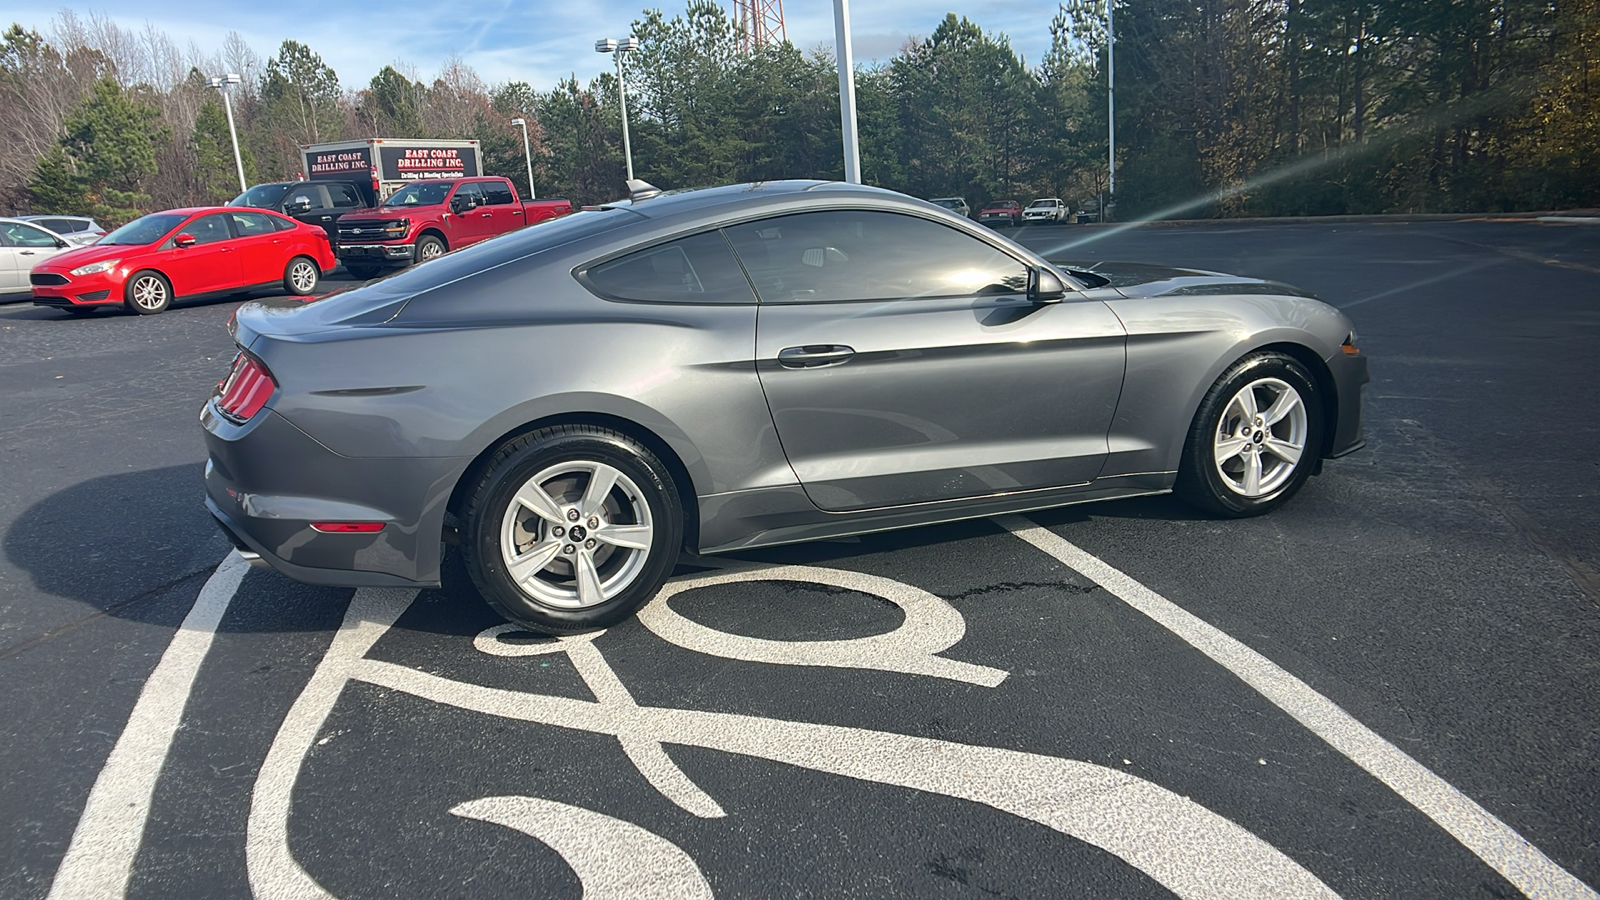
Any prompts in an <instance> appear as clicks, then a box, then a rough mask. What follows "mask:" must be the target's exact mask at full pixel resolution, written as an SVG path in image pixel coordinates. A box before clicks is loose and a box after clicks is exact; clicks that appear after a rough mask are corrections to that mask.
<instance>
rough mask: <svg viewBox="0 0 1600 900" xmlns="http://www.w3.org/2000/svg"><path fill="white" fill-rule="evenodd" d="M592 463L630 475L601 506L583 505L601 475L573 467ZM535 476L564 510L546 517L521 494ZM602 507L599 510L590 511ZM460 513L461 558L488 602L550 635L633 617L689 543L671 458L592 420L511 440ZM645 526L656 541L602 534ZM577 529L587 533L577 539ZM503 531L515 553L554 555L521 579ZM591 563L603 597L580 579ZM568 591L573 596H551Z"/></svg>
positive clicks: (513, 619) (514, 619)
mask: <svg viewBox="0 0 1600 900" xmlns="http://www.w3.org/2000/svg"><path fill="white" fill-rule="evenodd" d="M586 466H593V467H597V468H596V469H595V471H605V469H603V468H598V467H609V470H611V471H614V472H616V473H619V474H620V475H621V476H623V477H622V478H619V479H618V480H617V482H616V486H615V487H613V488H612V489H611V491H609V492H607V493H606V494H605V498H604V503H603V504H601V505H600V506H598V507H594V506H591V508H590V509H588V510H582V509H580V508H581V507H583V506H585V505H587V504H586V500H585V498H584V494H585V493H586V491H587V489H588V485H589V484H590V483H592V481H593V477H592V475H591V476H590V477H589V478H588V480H587V481H586V480H585V479H584V476H583V475H582V474H580V473H578V472H576V471H574V470H581V469H583V467H586ZM551 473H554V474H553V475H552V474H551ZM547 476H549V477H547ZM533 483H538V484H539V485H540V486H541V488H540V489H541V491H543V492H544V494H545V496H547V497H549V498H550V499H551V500H553V501H555V503H556V512H558V513H559V514H560V515H559V516H557V517H555V518H544V517H540V516H538V515H535V514H534V513H533V512H532V509H531V507H528V506H526V505H525V504H522V503H517V502H516V501H515V498H516V497H517V496H518V494H519V492H521V491H523V490H524V488H525V487H526V486H528V485H530V484H533ZM525 496H526V495H525ZM575 509H578V510H579V511H578V517H577V519H575V520H573V519H570V518H569V517H571V516H572V515H573V513H574V510H575ZM597 511H598V512H599V518H589V516H590V514H591V513H595V512H597ZM646 516H648V518H646ZM557 519H559V520H561V524H559V525H558V524H557ZM461 521H462V526H463V530H462V540H461V547H462V561H463V562H464V563H465V565H466V569H467V572H468V574H469V575H470V576H471V578H472V583H473V584H474V585H475V586H476V587H477V589H478V592H479V593H480V594H481V595H482V596H483V599H484V601H485V602H486V603H488V604H489V606H490V607H491V608H492V609H494V611H495V612H497V613H499V614H500V615H501V616H504V617H505V618H506V619H507V620H509V621H511V622H514V623H516V624H518V625H521V626H523V627H525V628H528V629H530V630H532V631H536V632H542V633H545V634H576V633H579V632H584V631H593V630H595V629H598V628H606V627H608V626H611V625H614V624H616V623H618V622H620V621H622V620H623V619H626V618H627V617H629V616H631V615H633V613H634V611H636V610H637V609H638V608H639V607H641V606H643V605H644V604H645V603H646V602H647V601H649V600H650V598H651V597H654V596H655V594H656V591H657V590H658V589H659V588H660V587H661V584H662V582H664V581H666V579H667V576H669V575H670V574H672V569H673V567H674V566H675V565H676V564H677V560H678V551H679V549H680V547H681V545H682V542H683V508H682V504H681V503H680V501H679V498H678V492H677V488H676V486H675V485H674V484H673V481H672V475H671V473H669V472H668V471H667V468H666V466H664V465H663V464H662V463H661V461H660V460H659V459H657V458H656V456H655V454H653V453H651V452H650V450H648V449H647V448H645V447H644V446H642V445H640V444H639V443H638V442H637V441H635V440H633V439H632V438H630V437H628V436H627V435H625V434H622V433H621V432H617V431H612V430H611V429H608V428H599V427H594V426H588V425H561V426H554V427H550V428H541V429H538V430H537V431H533V432H530V433H528V434H525V435H522V436H521V437H518V438H515V439H513V440H511V441H508V442H507V443H506V444H505V445H504V446H502V447H501V448H500V449H499V450H497V451H496V452H495V454H494V455H493V457H491V458H490V460H489V462H488V464H487V465H486V466H485V467H484V470H483V475H482V477H481V478H480V479H479V481H478V484H477V486H476V488H475V489H474V490H473V493H472V497H471V499H470V500H469V501H468V503H467V507H466V509H465V511H464V514H463V516H462V519H461ZM595 522H599V523H600V524H599V525H594V524H593V523H595ZM574 526H577V528H574ZM641 526H643V527H644V528H647V529H648V530H649V539H648V543H649V546H648V548H642V549H627V548H623V547H619V546H614V545H612V544H610V543H609V542H607V541H606V540H605V539H604V538H602V537H601V536H602V535H604V534H612V533H614V532H613V531H612V530H611V529H616V528H627V527H632V528H635V529H638V528H640V527H641ZM578 528H582V529H584V530H583V533H582V534H581V535H579V537H578V538H574V537H573V533H574V531H576V530H578ZM505 535H509V536H510V539H511V540H512V542H513V545H512V548H511V550H512V553H513V554H516V553H517V552H518V551H519V550H520V551H521V552H523V553H526V554H530V557H531V555H532V554H533V553H534V552H535V551H536V550H537V549H538V548H541V547H544V548H550V549H549V550H548V552H549V553H550V554H551V555H550V556H547V557H543V558H544V559H547V560H548V562H547V563H543V564H542V565H541V567H540V568H538V569H536V570H535V569H533V568H531V567H530V568H529V570H528V571H527V572H526V573H525V575H524V577H523V579H522V580H521V583H520V584H519V582H518V580H517V579H515V578H514V577H513V576H512V574H511V565H510V564H509V563H508V561H507V559H506V556H505V554H503V553H502V537H503V536H505ZM596 538H601V539H600V540H598V541H597V540H596ZM638 540H639V541H640V542H641V543H643V542H644V538H643V537H639V538H638ZM522 541H526V543H521V542H522ZM556 545H559V546H556ZM585 546H587V548H589V549H585ZM641 553H642V554H643V555H642V556H638V555H637V554H641ZM580 557H583V558H582V559H580ZM586 560H588V561H591V562H587V563H586ZM585 565H587V571H589V572H593V573H595V574H594V578H593V580H592V581H591V582H590V583H591V584H592V585H593V586H594V587H593V591H595V592H598V593H591V594H590V598H591V599H594V600H597V601H598V602H588V601H586V600H585V597H584V591H583V590H582V588H581V587H580V585H579V581H580V578H579V572H580V571H582V570H583V568H582V567H583V566H585ZM613 581H614V582H615V583H613ZM565 591H570V593H571V596H570V597H568V596H561V597H553V595H555V594H558V593H562V592H565ZM608 592H609V593H608Z"/></svg>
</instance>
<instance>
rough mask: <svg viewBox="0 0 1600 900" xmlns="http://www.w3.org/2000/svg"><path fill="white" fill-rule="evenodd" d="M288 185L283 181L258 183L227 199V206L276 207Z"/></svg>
mask: <svg viewBox="0 0 1600 900" xmlns="http://www.w3.org/2000/svg"><path fill="white" fill-rule="evenodd" d="M289 187H290V186H289V185H287V184H284V183H283V182H281V181H280V182H277V183H275V184H258V185H256V186H255V187H253V188H251V189H250V190H248V191H245V192H244V193H242V194H240V195H239V196H237V197H235V198H233V199H232V200H229V201H228V205H229V206H254V207H255V208H257V209H276V208H277V206H278V204H279V203H282V202H283V195H284V194H286V193H288V191H289Z"/></svg>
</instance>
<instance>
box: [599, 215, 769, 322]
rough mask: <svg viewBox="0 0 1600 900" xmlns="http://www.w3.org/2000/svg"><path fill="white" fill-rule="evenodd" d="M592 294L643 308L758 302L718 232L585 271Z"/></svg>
mask: <svg viewBox="0 0 1600 900" xmlns="http://www.w3.org/2000/svg"><path fill="white" fill-rule="evenodd" d="M580 280H581V281H583V282H584V284H585V286H586V287H588V288H589V290H591V291H593V292H594V293H596V294H599V295H600V296H601V297H604V298H606V299H607V300H632V301H637V302H643V303H694V304H706V303H711V304H727V303H755V302H756V296H755V293H754V292H753V291H752V290H751V288H750V282H749V281H748V280H747V279H746V278H745V277H744V270H743V269H742V268H740V266H739V261H738V260H737V259H736V258H735V257H734V255H733V250H732V248H730V247H729V246H728V241H727V239H726V238H724V237H723V236H722V233H721V232H719V231H709V232H705V233H703V234H696V235H692V236H690V237H686V238H679V239H677V240H675V241H668V242H666V243H664V244H657V245H655V246H653V247H646V248H645V249H643V250H636V251H634V252H632V253H629V254H627V255H626V256H621V257H618V258H616V259H612V260H607V261H606V262H603V263H600V264H598V265H595V266H592V267H590V268H589V269H587V270H585V271H584V272H583V274H582V276H581V277H580Z"/></svg>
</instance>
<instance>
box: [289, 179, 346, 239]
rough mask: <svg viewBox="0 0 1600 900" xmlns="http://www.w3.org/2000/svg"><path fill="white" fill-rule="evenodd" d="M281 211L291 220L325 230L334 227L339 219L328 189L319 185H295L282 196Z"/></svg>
mask: <svg viewBox="0 0 1600 900" xmlns="http://www.w3.org/2000/svg"><path fill="white" fill-rule="evenodd" d="M283 211H284V212H285V213H286V214H288V215H289V216H290V217H291V218H294V219H298V220H299V221H301V222H304V223H306V224H307V225H315V226H317V227H318V228H322V229H325V230H326V229H331V228H332V227H334V222H336V221H337V220H338V218H339V215H338V213H337V212H336V211H335V210H334V209H333V198H332V197H330V196H329V195H328V189H327V188H326V187H324V186H323V185H320V184H301V185H296V186H295V187H294V188H293V189H292V190H290V191H289V192H288V193H286V194H284V195H283Z"/></svg>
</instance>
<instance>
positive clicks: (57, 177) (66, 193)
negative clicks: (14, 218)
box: [28, 147, 94, 216]
mask: <svg viewBox="0 0 1600 900" xmlns="http://www.w3.org/2000/svg"><path fill="white" fill-rule="evenodd" d="M28 194H29V196H30V198H31V199H32V200H33V206H34V209H39V210H49V211H50V212H52V213H56V214H58V215H67V216H86V215H89V213H90V210H91V209H92V208H93V205H94V204H92V203H91V202H90V201H89V192H88V188H87V187H86V186H85V185H84V183H83V179H81V178H79V177H78V176H77V173H75V172H74V171H72V161H71V160H70V159H68V158H67V154H66V152H65V151H64V150H62V149H61V148H60V147H56V148H55V149H54V150H52V151H51V152H50V153H48V154H46V155H45V156H44V157H42V158H41V159H40V160H39V162H38V164H37V165H36V166H35V167H34V173H33V180H32V181H31V182H30V183H29V184H28Z"/></svg>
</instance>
